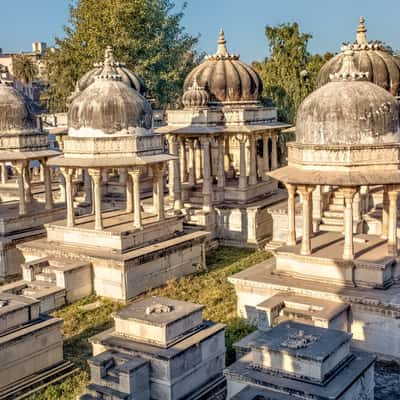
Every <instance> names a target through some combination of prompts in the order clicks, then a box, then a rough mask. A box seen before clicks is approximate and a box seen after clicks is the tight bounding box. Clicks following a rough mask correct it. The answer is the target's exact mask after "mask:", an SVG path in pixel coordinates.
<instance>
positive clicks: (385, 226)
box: [381, 185, 389, 239]
mask: <svg viewBox="0 0 400 400" xmlns="http://www.w3.org/2000/svg"><path fill="white" fill-rule="evenodd" d="M388 234H389V195H388V187H387V186H386V185H385V186H383V201H382V234H381V236H382V239H387V238H388Z"/></svg>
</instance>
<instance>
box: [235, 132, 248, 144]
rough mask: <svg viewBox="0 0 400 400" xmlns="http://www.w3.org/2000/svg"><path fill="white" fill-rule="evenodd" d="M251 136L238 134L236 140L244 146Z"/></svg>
mask: <svg viewBox="0 0 400 400" xmlns="http://www.w3.org/2000/svg"><path fill="white" fill-rule="evenodd" d="M248 138H249V136H248V135H247V134H246V133H238V134H236V135H235V139H236V140H237V141H238V142H239V143H240V144H244V143H246V142H247V141H248Z"/></svg>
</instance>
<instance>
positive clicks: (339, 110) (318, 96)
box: [296, 47, 400, 145]
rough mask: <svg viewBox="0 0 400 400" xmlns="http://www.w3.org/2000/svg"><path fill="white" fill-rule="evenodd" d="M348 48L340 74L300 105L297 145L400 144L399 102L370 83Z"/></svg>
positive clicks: (331, 76)
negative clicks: (358, 67) (357, 66)
mask: <svg viewBox="0 0 400 400" xmlns="http://www.w3.org/2000/svg"><path fill="white" fill-rule="evenodd" d="M354 53H355V52H354V51H353V49H352V47H346V48H345V51H344V53H343V61H342V63H341V68H340V70H339V71H338V72H337V73H335V74H331V75H330V82H329V83H327V84H326V85H324V86H322V87H320V88H319V89H317V90H316V91H314V92H313V93H311V94H310V95H309V96H308V97H307V98H306V99H305V100H304V101H303V103H302V104H301V105H300V107H299V109H298V112H297V119H296V142H297V143H302V144H314V145H358V144H359V145H371V144H384V143H397V142H400V130H399V112H398V103H397V101H396V98H395V97H393V96H392V95H391V94H390V93H389V92H387V91H386V90H384V89H382V88H381V87H379V86H378V85H375V84H374V83H371V82H369V81H368V73H363V72H360V71H359V70H358V69H357V68H356V66H355V64H354V58H353V56H354Z"/></svg>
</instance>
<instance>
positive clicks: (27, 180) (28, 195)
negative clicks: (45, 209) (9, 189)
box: [23, 161, 32, 203]
mask: <svg viewBox="0 0 400 400" xmlns="http://www.w3.org/2000/svg"><path fill="white" fill-rule="evenodd" d="M23 174H24V184H25V201H26V202H27V203H30V202H31V201H32V182H31V173H30V167H29V161H28V164H27V165H26V166H25V168H24V170H23Z"/></svg>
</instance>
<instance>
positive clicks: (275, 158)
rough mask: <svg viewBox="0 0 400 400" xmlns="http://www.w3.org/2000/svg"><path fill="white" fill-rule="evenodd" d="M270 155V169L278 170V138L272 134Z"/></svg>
mask: <svg viewBox="0 0 400 400" xmlns="http://www.w3.org/2000/svg"><path fill="white" fill-rule="evenodd" d="M271 139H272V153H271V169H272V170H274V169H277V168H278V136H277V134H276V133H275V132H274V133H273V134H272V137H271Z"/></svg>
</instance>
